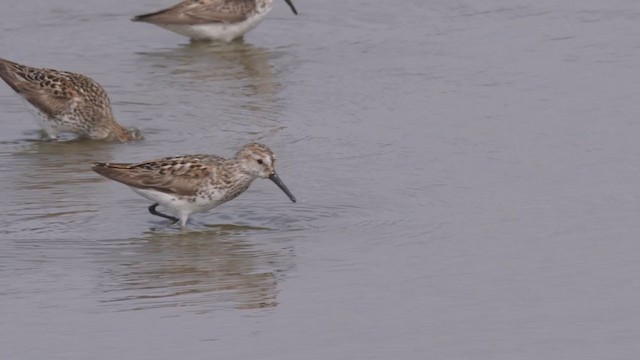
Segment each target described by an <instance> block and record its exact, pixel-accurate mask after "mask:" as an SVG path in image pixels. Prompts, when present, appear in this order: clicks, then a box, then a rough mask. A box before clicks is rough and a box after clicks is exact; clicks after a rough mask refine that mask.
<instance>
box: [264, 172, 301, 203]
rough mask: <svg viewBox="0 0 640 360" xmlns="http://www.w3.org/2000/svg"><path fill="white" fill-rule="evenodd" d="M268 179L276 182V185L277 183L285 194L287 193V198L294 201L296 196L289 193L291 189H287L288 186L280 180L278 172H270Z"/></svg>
mask: <svg viewBox="0 0 640 360" xmlns="http://www.w3.org/2000/svg"><path fill="white" fill-rule="evenodd" d="M269 179H270V180H271V181H273V182H274V183H276V185H278V187H279V188H280V189H281V190H282V191H284V193H285V194H287V196H288V197H289V199H291V202H296V197H295V196H293V194H292V193H291V191H289V188H287V186H286V185H285V184H284V183H283V182H282V180H280V177H279V176H278V174H276V173H275V172H274V173H273V174H271V175H270V176H269Z"/></svg>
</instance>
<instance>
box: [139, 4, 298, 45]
mask: <svg viewBox="0 0 640 360" xmlns="http://www.w3.org/2000/svg"><path fill="white" fill-rule="evenodd" d="M285 1H286V2H287V5H289V7H290V8H291V11H293V13H294V14H296V15H297V14H298V11H297V10H296V8H295V7H294V6H293V3H292V2H291V0H285ZM272 7H273V0H184V1H182V2H180V3H178V4H176V5H174V6H172V7H170V8H168V9H164V10H160V11H156V12H153V13H150V14H144V15H138V16H135V17H133V18H132V19H131V20H132V21H142V22H148V23H151V24H154V25H158V26H160V27H162V28H164V29H167V30H170V31H173V32H175V33H178V34H180V35H183V36H187V37H190V38H192V39H195V40H222V41H227V42H229V41H231V40H233V39H236V38H239V37H241V36H242V35H244V34H245V33H246V32H248V31H249V30H251V29H253V28H254V27H256V26H257V25H258V24H259V23H260V22H261V21H262V20H263V19H264V17H265V16H266V15H267V14H268V13H269V11H271V8H272Z"/></svg>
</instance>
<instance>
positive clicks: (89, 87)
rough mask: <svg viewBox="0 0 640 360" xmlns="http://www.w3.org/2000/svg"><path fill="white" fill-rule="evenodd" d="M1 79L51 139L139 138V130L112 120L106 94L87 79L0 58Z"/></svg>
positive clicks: (128, 139)
mask: <svg viewBox="0 0 640 360" xmlns="http://www.w3.org/2000/svg"><path fill="white" fill-rule="evenodd" d="M0 78H2V80H4V81H5V82H6V83H7V85H9V86H10V87H11V88H12V89H13V90H14V91H15V92H16V93H18V94H20V95H21V96H22V97H23V98H24V99H25V100H27V102H29V104H31V105H32V106H33V107H34V108H35V110H36V113H37V114H38V117H39V120H40V125H41V126H42V129H44V131H45V132H46V133H47V135H48V136H49V137H50V138H52V139H56V138H57V137H58V134H60V133H67V132H69V133H74V134H77V135H79V136H81V137H87V138H90V139H100V140H117V141H120V142H130V141H133V140H140V139H142V135H141V134H140V131H139V130H138V129H136V128H129V129H127V128H125V127H123V126H122V125H120V124H119V123H118V122H117V121H116V120H115V118H114V117H113V112H112V110H111V102H110V101H109V97H108V96H107V93H106V91H105V90H104V89H103V88H102V86H100V85H99V84H98V83H97V82H95V81H94V80H92V79H90V78H89V77H87V76H84V75H81V74H76V73H72V72H66V71H60V70H54V69H40V68H34V67H29V66H26V65H21V64H18V63H15V62H12V61H9V60H5V59H0Z"/></svg>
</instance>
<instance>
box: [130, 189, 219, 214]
mask: <svg viewBox="0 0 640 360" xmlns="http://www.w3.org/2000/svg"><path fill="white" fill-rule="evenodd" d="M130 188H131V190H133V191H134V192H135V193H137V194H138V195H140V196H142V197H144V198H146V199H149V200H151V201H153V202H155V203H158V204H160V205H161V206H163V207H165V208H167V209H169V210H170V211H172V212H173V213H174V214H177V215H181V214H193V213H199V212H205V211H208V210H211V209H213V208H214V207H216V206H218V205H220V204H221V202H220V201H219V198H220V197H221V196H213V197H212V199H205V198H201V197H195V199H194V198H193V197H187V196H176V195H172V194H167V193H164V192H162V191H157V190H150V189H139V188H135V187H130ZM214 195H217V194H214Z"/></svg>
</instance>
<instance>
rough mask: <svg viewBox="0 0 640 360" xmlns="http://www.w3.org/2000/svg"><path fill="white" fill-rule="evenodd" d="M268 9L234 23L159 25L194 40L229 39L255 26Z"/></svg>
mask: <svg viewBox="0 0 640 360" xmlns="http://www.w3.org/2000/svg"><path fill="white" fill-rule="evenodd" d="M269 10H270V9H267V10H265V11H263V12H262V13H259V14H255V15H253V16H251V17H250V18H248V19H246V20H244V21H240V22H236V23H209V24H197V25H176V24H159V26H161V27H163V28H165V29H167V30H170V31H173V32H175V33H177V34H180V35H183V36H187V37H190V38H192V39H196V40H223V41H227V42H228V41H231V40H233V39H235V38H238V37H240V36H242V35H244V34H245V33H246V32H248V31H249V30H251V29H253V28H254V27H256V26H257V25H258V24H259V23H260V22H261V21H262V20H263V19H264V17H265V16H266V15H267V13H269Z"/></svg>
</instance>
